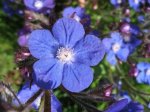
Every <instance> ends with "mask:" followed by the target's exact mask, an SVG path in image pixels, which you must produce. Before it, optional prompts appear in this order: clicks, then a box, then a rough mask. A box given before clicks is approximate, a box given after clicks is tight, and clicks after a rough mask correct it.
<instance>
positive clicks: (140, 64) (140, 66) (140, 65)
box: [137, 62, 149, 71]
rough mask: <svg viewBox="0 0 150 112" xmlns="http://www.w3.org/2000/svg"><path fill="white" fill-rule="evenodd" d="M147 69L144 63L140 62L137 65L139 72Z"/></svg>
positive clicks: (147, 65)
mask: <svg viewBox="0 0 150 112" xmlns="http://www.w3.org/2000/svg"><path fill="white" fill-rule="evenodd" d="M148 67H149V64H148V63H146V62H140V63H138V64H137V69H138V70H140V71H145V70H146V69H147V68H148Z"/></svg>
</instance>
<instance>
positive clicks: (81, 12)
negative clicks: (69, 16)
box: [75, 6, 85, 18]
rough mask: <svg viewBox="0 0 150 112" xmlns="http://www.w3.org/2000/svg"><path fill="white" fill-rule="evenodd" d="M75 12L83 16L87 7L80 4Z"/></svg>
mask: <svg viewBox="0 0 150 112" xmlns="http://www.w3.org/2000/svg"><path fill="white" fill-rule="evenodd" d="M75 12H76V14H77V15H78V16H79V17H80V18H82V17H83V16H84V14H85V9H84V8H82V7H79V6H78V7H76V8H75Z"/></svg>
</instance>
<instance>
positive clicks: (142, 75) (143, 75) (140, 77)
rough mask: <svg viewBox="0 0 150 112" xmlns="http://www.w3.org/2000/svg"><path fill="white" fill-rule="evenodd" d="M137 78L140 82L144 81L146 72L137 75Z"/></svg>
mask: <svg viewBox="0 0 150 112" xmlns="http://www.w3.org/2000/svg"><path fill="white" fill-rule="evenodd" d="M136 80H137V82H138V83H144V81H145V73H144V72H141V73H139V74H138V76H137V77H136Z"/></svg>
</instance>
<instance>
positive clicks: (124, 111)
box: [104, 99, 144, 112]
mask: <svg viewBox="0 0 150 112" xmlns="http://www.w3.org/2000/svg"><path fill="white" fill-rule="evenodd" d="M104 112H144V107H143V105H141V104H140V103H138V102H135V101H130V102H129V101H128V99H122V100H120V101H117V102H116V103H114V104H112V105H111V106H110V107H109V108H108V109H107V110H106V111H104Z"/></svg>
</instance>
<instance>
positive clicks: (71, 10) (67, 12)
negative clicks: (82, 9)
mask: <svg viewBox="0 0 150 112" xmlns="http://www.w3.org/2000/svg"><path fill="white" fill-rule="evenodd" d="M74 10H75V9H74V8H73V7H67V8H65V9H64V10H63V17H70V16H71V15H72V14H73V13H74Z"/></svg>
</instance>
